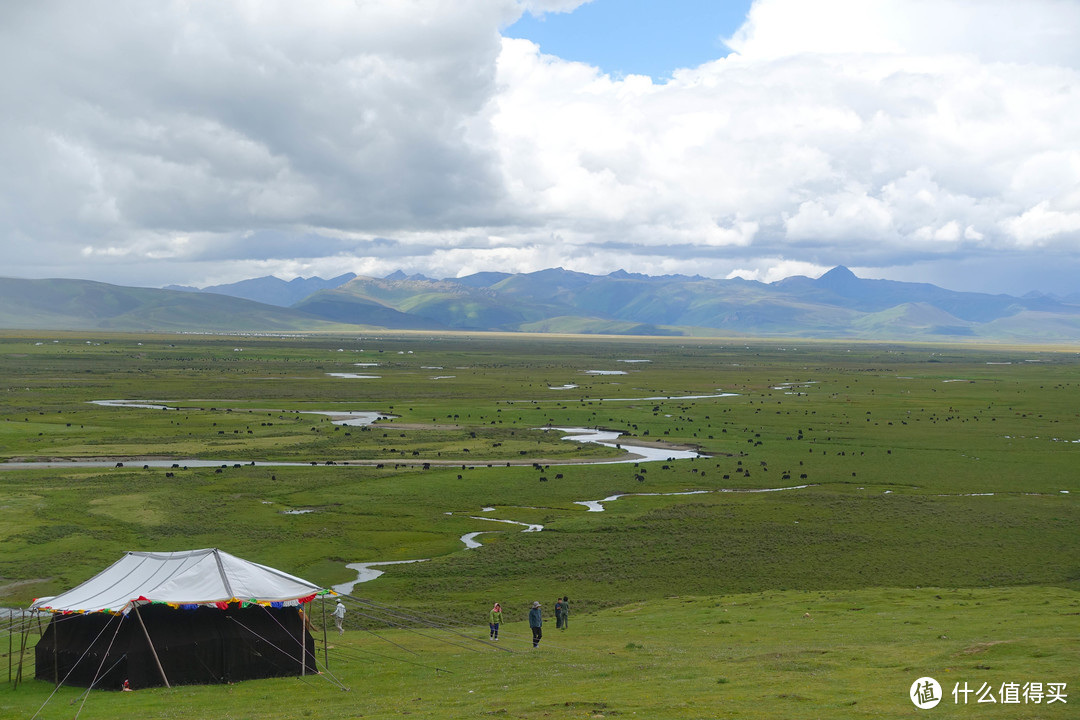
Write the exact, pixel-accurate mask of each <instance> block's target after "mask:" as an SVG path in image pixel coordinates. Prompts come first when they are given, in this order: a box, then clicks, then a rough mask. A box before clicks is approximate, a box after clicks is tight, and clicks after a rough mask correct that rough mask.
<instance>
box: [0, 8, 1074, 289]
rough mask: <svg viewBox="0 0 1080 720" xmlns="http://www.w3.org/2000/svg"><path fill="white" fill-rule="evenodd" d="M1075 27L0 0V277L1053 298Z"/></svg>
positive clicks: (1067, 241) (932, 17)
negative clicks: (796, 289)
mask: <svg viewBox="0 0 1080 720" xmlns="http://www.w3.org/2000/svg"><path fill="white" fill-rule="evenodd" d="M557 10H569V12H556V11H557ZM545 11H546V12H545ZM1077 37H1080V2H1068V1H1064V2H1063V1H1062V0H1025V1H1024V2H1016V0H753V2H752V3H748V2H746V0H741V1H739V2H723V1H722V0H718V1H716V2H707V1H704V0H698V1H693V0H667V1H664V0H654V1H652V2H648V1H646V0H593V2H585V3H583V2H581V0H453V2H447V1H446V0H319V2H315V3H298V2H296V0H259V2H250V1H249V0H213V1H212V2H159V3H155V2H144V1H143V0H39V1H38V2H33V3H11V2H9V3H0V247H2V248H3V267H2V268H0V272H3V273H4V274H6V275H9V276H15V277H30V278H40V277H73V278H86V279H91V280H103V281H106V282H115V283H120V284H135V285H143V286H156V287H160V286H163V285H167V284H181V285H195V286H199V287H204V286H207V285H217V284H223V283H229V282H235V281H238V280H243V279H246V278H252V277H260V276H265V275H276V276H278V277H281V278H284V279H286V280H288V279H292V278H295V277H297V276H303V277H311V276H313V275H319V276H322V277H334V276H337V275H340V274H342V273H345V272H349V271H351V272H355V273H357V274H360V275H367V276H374V277H383V276H385V275H388V274H390V273H392V272H394V271H396V270H402V271H405V272H406V273H408V274H412V273H422V274H424V275H426V276H428V277H436V278H443V277H458V276H463V275H468V274H471V273H476V272H482V271H500V272H531V271H536V270H542V269H545V268H552V267H563V268H566V269H569V270H575V271H579V272H587V273H593V274H606V273H610V272H613V271H615V270H620V269H621V270H626V271H628V272H637V273H648V274H653V275H658V274H687V275H694V274H700V275H704V276H708V277H714V278H727V277H743V278H749V279H756V280H761V281H763V282H773V281H776V280H780V279H782V278H784V277H788V276H791V275H807V276H811V277H816V276H819V275H821V274H822V273H824V272H825V271H827V270H829V269H830V268H832V267H834V266H836V265H845V266H847V267H849V268H851V269H852V270H853V271H854V272H855V273H856V274H857V275H859V276H860V277H866V278H885V279H892V280H907V281H918V282H929V283H934V284H936V285H940V286H942V287H946V288H950V289H954V290H978V291H985V292H1004V293H1010V294H1018V295H1019V294H1024V293H1027V292H1030V291H1033V290H1038V291H1044V292H1052V293H1056V294H1059V295H1066V294H1070V293H1075V292H1078V291H1080V282H1078V280H1077V278H1080V43H1077V42H1076V38H1077ZM725 38H727V40H728V42H727V44H725V43H724V42H723V40H724V39H725ZM676 69H679V72H678V73H677V74H675V75H674V76H673V75H672V73H673V71H675V70H676Z"/></svg>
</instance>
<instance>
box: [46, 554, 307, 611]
mask: <svg viewBox="0 0 1080 720" xmlns="http://www.w3.org/2000/svg"><path fill="white" fill-rule="evenodd" d="M321 590H322V588H320V587H319V586H318V585H313V584H312V583H309V582H308V581H306V580H302V579H300V578H298V577H294V576H292V575H288V574H286V573H283V572H281V571H280V570H275V569H274V568H271V567H267V566H265V565H259V564H258V563H253V562H248V561H247V560H242V559H240V558H238V557H236V556H234V555H230V554H229V553H227V552H223V551H221V550H218V549H216V548H210V549H207V550H185V551H180V552H163V553H152V552H129V553H127V554H125V555H124V557H122V558H120V560H118V561H117V562H115V563H113V564H112V565H110V566H109V567H108V568H106V569H105V570H104V571H102V572H100V573H98V574H97V575H95V576H94V577H92V578H90V579H89V580H87V581H86V582H84V583H83V584H82V585H79V586H78V587H75V588H72V589H71V590H68V591H67V592H65V593H61V594H60V595H57V596H55V597H50V598H41V599H40V600H37V601H35V602H34V604H33V605H32V606H31V607H32V608H34V609H40V610H48V611H50V612H103V611H108V612H125V613H126V612H127V611H128V610H130V609H131V608H132V607H133V606H134V605H137V604H142V603H146V602H161V603H169V604H174V605H181V604H207V603H215V602H236V601H254V602H263V603H266V602H288V601H296V600H298V599H300V598H306V597H310V596H311V595H314V594H316V593H319V592H320V591H321Z"/></svg>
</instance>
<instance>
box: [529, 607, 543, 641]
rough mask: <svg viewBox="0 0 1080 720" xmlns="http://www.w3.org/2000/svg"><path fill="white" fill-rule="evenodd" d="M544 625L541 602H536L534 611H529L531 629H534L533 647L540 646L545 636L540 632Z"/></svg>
mask: <svg viewBox="0 0 1080 720" xmlns="http://www.w3.org/2000/svg"><path fill="white" fill-rule="evenodd" d="M543 624H544V619H543V618H542V617H541V616H540V601H539V600H534V601H533V604H532V610H530V611H529V628H530V629H532V635H533V647H536V646H537V645H539V644H540V638H541V637H543V635H544V633H543V632H542V631H541V630H540V628H541V626H543Z"/></svg>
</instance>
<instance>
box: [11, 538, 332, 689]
mask: <svg viewBox="0 0 1080 720" xmlns="http://www.w3.org/2000/svg"><path fill="white" fill-rule="evenodd" d="M326 592H329V591H326V590H323V589H322V588H320V587H319V586H317V585H314V584H312V583H309V582H307V581H306V580H302V579H300V578H298V577H294V576H292V575H288V574H286V573H283V572H281V571H279V570H275V569H273V568H270V567H267V566H265V565H259V564H258V563H253V562H249V561H247V560H242V559H240V558H238V557H235V556H233V555H230V554H228V553H226V552H223V551H221V550H217V549H214V548H211V549H206V550H188V551H181V552H161V553H155V552H129V553H127V554H125V555H124V556H123V557H122V558H121V559H120V560H118V561H117V562H115V563H114V564H112V565H111V566H109V567H108V568H106V569H105V570H104V571H102V572H101V573H99V574H97V575H95V576H94V577H92V578H90V579H89V580H87V581H86V582H84V583H83V584H81V585H79V586H77V587H75V588H72V589H71V590H68V591H67V592H65V593H63V594H61V595H57V596H55V597H49V598H39V599H38V600H36V601H34V604H33V605H32V608H33V609H36V610H42V611H46V612H50V613H52V619H51V620H50V622H49V626H48V627H47V628H46V630H45V632H44V634H43V636H42V638H41V640H40V641H39V642H38V644H37V648H36V651H35V665H36V670H35V676H36V677H37V678H38V679H39V680H49V681H52V682H55V683H57V684H60V683H64V684H72V685H79V686H82V687H106V688H115V689H119V688H121V687H123V686H125V685H127V686H129V687H132V688H139V687H150V686H155V685H178V684H203V683H221V682H232V681H237V680H248V679H253V678H262V677H281V676H290V675H303V674H305V673H307V672H311V671H313V669H314V651H315V641H314V639H313V638H312V637H311V635H310V633H309V632H308V630H307V623H306V617H305V615H304V612H303V608H304V606H305V604H306V603H308V602H310V601H311V600H313V599H314V598H315V597H316V596H317V595H320V594H324V593H326Z"/></svg>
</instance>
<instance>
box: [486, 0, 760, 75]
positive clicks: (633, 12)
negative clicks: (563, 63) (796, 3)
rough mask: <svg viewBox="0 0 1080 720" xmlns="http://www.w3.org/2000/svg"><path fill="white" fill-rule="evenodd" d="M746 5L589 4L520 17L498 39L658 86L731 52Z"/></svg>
mask: <svg viewBox="0 0 1080 720" xmlns="http://www.w3.org/2000/svg"><path fill="white" fill-rule="evenodd" d="M749 9H750V2H749V0H712V1H710V0H592V2H588V3H586V4H585V5H582V6H580V7H578V8H577V9H575V10H574V11H573V12H569V13H556V12H552V13H543V14H541V15H540V16H536V15H533V14H532V13H525V14H524V15H523V16H522V17H521V19H520V20H518V21H517V22H516V23H514V24H513V25H511V26H510V27H509V28H507V29H506V30H505V31H503V35H505V36H507V37H513V38H524V39H526V40H531V41H533V42H534V43H536V44H538V45H539V46H540V51H541V52H543V53H546V54H549V55H557V56H558V57H560V58H562V59H564V60H573V61H577V62H585V63H589V64H591V65H595V66H596V67H598V68H600V69H601V70H603V71H604V72H606V73H611V74H614V75H629V74H631V73H633V74H639V75H649V76H650V77H652V79H653V80H655V81H657V82H663V81H664V80H665V79H667V78H668V77H670V76H671V72H672V71H673V70H675V69H676V68H686V67H696V66H698V65H701V64H702V63H705V62H708V61H710V60H715V59H716V58H718V57H724V56H726V55H727V54H728V53H729V52H730V50H729V49H728V47H727V46H726V45H724V43H723V40H724V39H726V38H729V37H731V36H732V35H733V34H734V33H735V31H736V30H738V29H739V27H740V26H741V25H742V24H743V21H744V20H745V19H746V13H747V11H748V10H749Z"/></svg>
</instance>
